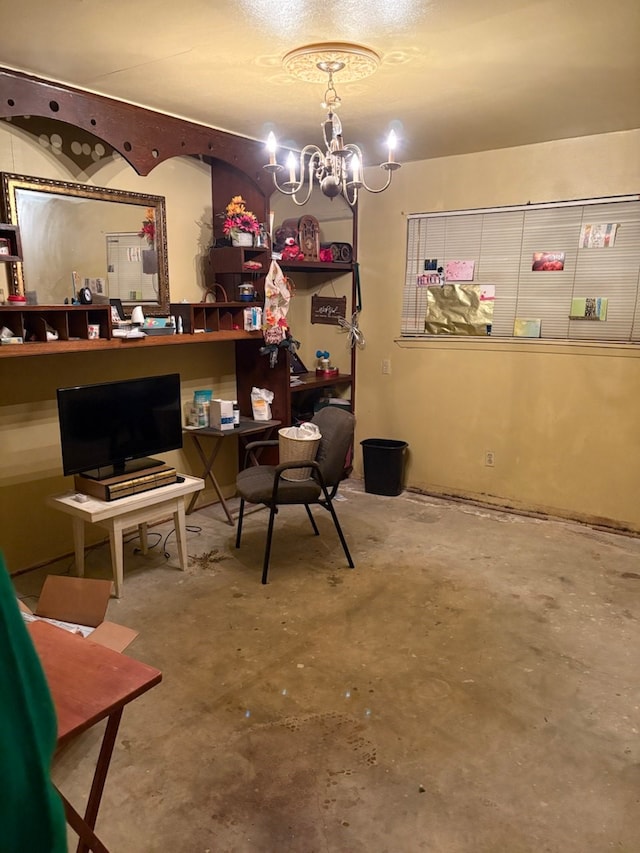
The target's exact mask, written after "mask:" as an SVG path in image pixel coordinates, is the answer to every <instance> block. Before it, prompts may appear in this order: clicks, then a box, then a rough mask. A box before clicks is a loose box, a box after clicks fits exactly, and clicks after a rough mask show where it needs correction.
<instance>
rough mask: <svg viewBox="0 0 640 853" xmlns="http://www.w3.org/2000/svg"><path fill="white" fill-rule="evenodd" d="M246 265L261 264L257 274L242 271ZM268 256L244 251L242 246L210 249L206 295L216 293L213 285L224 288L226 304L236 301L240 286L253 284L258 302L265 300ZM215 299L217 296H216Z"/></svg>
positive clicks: (264, 252) (258, 251) (256, 250)
mask: <svg viewBox="0 0 640 853" xmlns="http://www.w3.org/2000/svg"><path fill="white" fill-rule="evenodd" d="M247 261H253V262H255V263H259V264H260V268H259V269H257V270H251V269H244V268H243V267H244V264H245V263H246V262H247ZM270 264H271V256H270V253H269V250H268V249H265V248H245V247H242V246H221V247H218V248H211V249H209V254H208V256H207V261H206V264H205V282H206V286H207V289H208V290H209V291H214V292H215V291H216V288H215V285H216V284H219V285H221V286H222V287H223V288H224V291H225V293H226V294H227V299H228V301H229V302H234V301H236V300H237V299H238V296H239V292H238V287H239V285H241V284H243V283H244V282H248V283H249V284H252V285H253V286H254V288H255V290H256V294H257V298H258V299H259V300H263V299H264V280H265V276H266V275H267V273H268V272H269V266H270ZM216 295H217V294H216Z"/></svg>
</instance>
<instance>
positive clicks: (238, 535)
mask: <svg viewBox="0 0 640 853" xmlns="http://www.w3.org/2000/svg"><path fill="white" fill-rule="evenodd" d="M243 517H244V498H240V509H239V510H238V528H237V531H236V548H239V547H240V537H241V536H242V519H243Z"/></svg>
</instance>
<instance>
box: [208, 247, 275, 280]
mask: <svg viewBox="0 0 640 853" xmlns="http://www.w3.org/2000/svg"><path fill="white" fill-rule="evenodd" d="M262 256H264V257H262ZM246 261H257V262H258V263H261V264H262V268H261V269H259V270H243V269H242V265H243V264H244V263H245V262H246ZM270 262H271V258H270V255H269V251H268V249H264V248H258V249H256V248H246V247H244V246H222V247H221V248H217V249H209V264H210V266H211V269H212V270H213V272H214V273H233V274H237V275H252V274H253V275H255V274H258V275H266V274H267V273H268V272H269V264H270Z"/></svg>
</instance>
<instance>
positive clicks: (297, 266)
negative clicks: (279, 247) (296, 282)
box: [278, 261, 353, 274]
mask: <svg viewBox="0 0 640 853" xmlns="http://www.w3.org/2000/svg"><path fill="white" fill-rule="evenodd" d="M278 265H279V266H280V269H281V270H282V271H283V272H308V273H329V274H331V273H333V272H340V273H343V272H351V271H352V270H353V264H339V263H334V262H333V261H278Z"/></svg>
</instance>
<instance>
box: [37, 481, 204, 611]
mask: <svg viewBox="0 0 640 853" xmlns="http://www.w3.org/2000/svg"><path fill="white" fill-rule="evenodd" d="M180 476H181V479H182V482H178V483H170V484H169V485H167V486H160V487H159V488H157V489H150V490H149V491H148V492H140V494H137V495H130V496H129V497H126V498H119V499H118V500H115V501H101V500H99V499H98V498H94V497H90V496H89V499H88V500H87V501H85V502H83V503H81V502H79V501H77V500H76V499H75V495H76V492H65V493H64V494H62V495H50V496H49V497H48V498H47V504H48V505H49V506H51V507H53V508H54V509H57V510H60V511H61V512H66V513H67V515H70V516H71V518H72V521H73V544H74V548H75V555H76V573H77V574H78V575H79V576H80V577H83V576H84V525H85V522H88V523H90V524H97V525H98V526H100V527H104V528H105V529H106V530H108V531H109V544H110V547H111V565H112V568H113V580H114V583H115V593H116V598H120V597H121V595H122V587H123V578H124V542H123V534H124V532H125V531H126V530H130V529H131V528H133V527H138V530H139V533H140V545H141V550H142V553H143V554H146V553H147V548H148V546H147V524H148V523H149V522H152V521H159V520H161V519H163V518H167V517H168V516H173V520H174V524H175V526H176V540H177V543H178V556H179V558H180V568H181V569H182V571H184V570H185V569H186V568H187V560H188V556H187V528H186V523H185V509H184V499H185V497H186V495H190V494H193V493H194V492H198V491H199V490H200V489H203V488H204V480H202V479H200V478H199V477H189V476H187V475H185V474H182V475H180Z"/></svg>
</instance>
